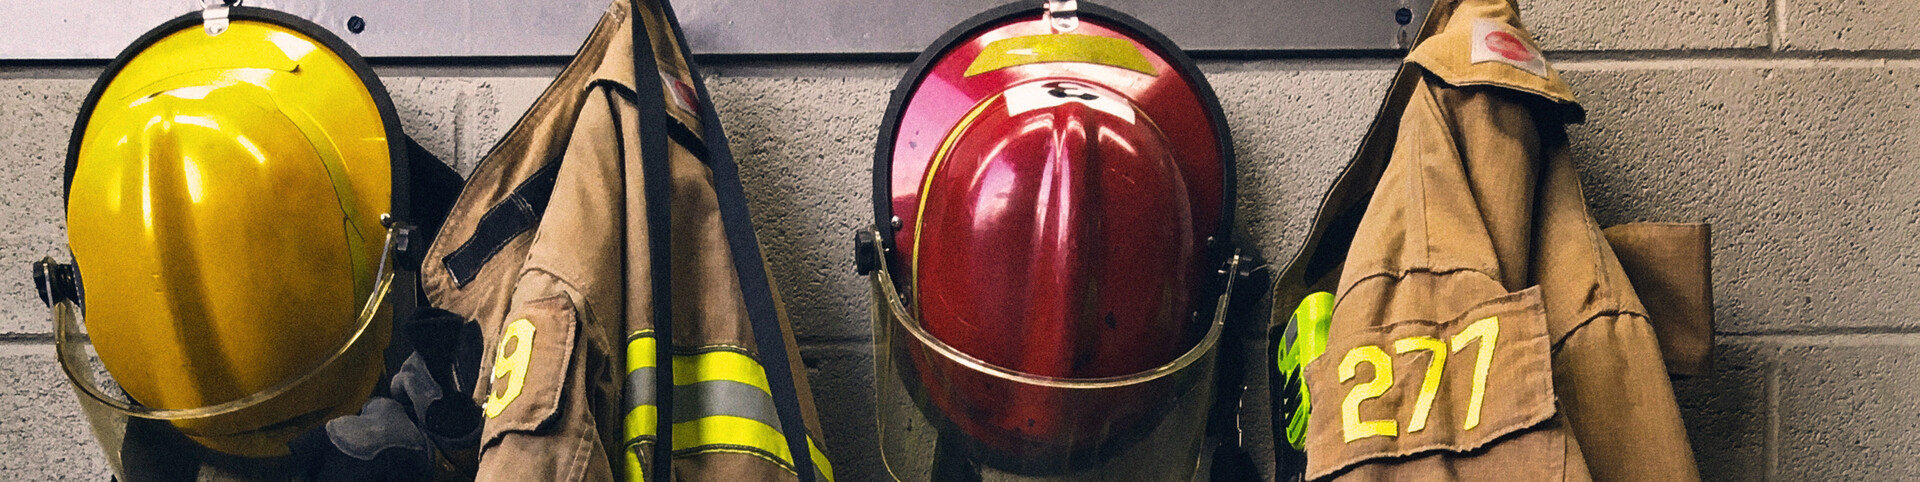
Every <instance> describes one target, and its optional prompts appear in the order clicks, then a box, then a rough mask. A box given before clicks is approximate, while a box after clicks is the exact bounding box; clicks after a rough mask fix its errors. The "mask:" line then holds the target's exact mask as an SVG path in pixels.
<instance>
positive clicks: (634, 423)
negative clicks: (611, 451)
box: [622, 405, 660, 441]
mask: <svg viewBox="0 0 1920 482" xmlns="http://www.w3.org/2000/svg"><path fill="white" fill-rule="evenodd" d="M659 410H660V407H657V406H654V405H641V406H638V407H633V410H628V411H627V420H626V423H625V424H624V425H625V426H626V427H625V428H626V430H625V433H624V434H622V435H626V440H629V441H631V440H633V439H636V438H640V437H651V436H653V435H654V434H657V433H660V425H659V420H660V417H659V416H658V412H659Z"/></svg>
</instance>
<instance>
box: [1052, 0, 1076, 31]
mask: <svg viewBox="0 0 1920 482" xmlns="http://www.w3.org/2000/svg"><path fill="white" fill-rule="evenodd" d="M1045 1H1046V5H1047V13H1046V14H1045V16H1044V18H1046V20H1047V25H1050V26H1052V27H1053V33H1067V32H1072V31H1073V29H1075V28H1079V27H1080V13H1079V10H1080V3H1079V2H1078V1H1076V0H1045Z"/></svg>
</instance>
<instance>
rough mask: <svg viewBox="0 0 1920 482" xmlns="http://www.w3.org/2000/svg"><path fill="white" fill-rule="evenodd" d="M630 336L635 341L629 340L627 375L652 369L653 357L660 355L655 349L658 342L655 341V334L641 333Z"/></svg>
mask: <svg viewBox="0 0 1920 482" xmlns="http://www.w3.org/2000/svg"><path fill="white" fill-rule="evenodd" d="M630 336H632V337H633V339H630V340H627V373H633V371H634V370H639V369H642V368H649V367H652V366H653V365H654V362H653V356H654V354H655V353H658V352H657V351H655V350H656V348H654V347H655V346H656V344H657V343H658V342H656V341H654V338H653V332H651V331H646V332H639V333H634V334H633V335H630Z"/></svg>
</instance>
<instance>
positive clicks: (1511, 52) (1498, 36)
mask: <svg viewBox="0 0 1920 482" xmlns="http://www.w3.org/2000/svg"><path fill="white" fill-rule="evenodd" d="M1486 41H1487V50H1492V51H1493V52H1494V53H1497V54H1500V56H1501V57H1506V58H1508V59H1510V60H1513V61H1515V62H1526V61H1529V60H1533V52H1531V51H1528V50H1527V44H1526V43H1524V42H1521V41H1520V39H1519V38H1518V37H1514V36H1513V34H1510V33H1506V32H1493V33H1489V34H1487V38H1486Z"/></svg>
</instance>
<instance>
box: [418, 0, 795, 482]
mask: <svg viewBox="0 0 1920 482" xmlns="http://www.w3.org/2000/svg"><path fill="white" fill-rule="evenodd" d="M636 48H637V49H636ZM687 56H688V55H687V50H686V48H685V46H684V40H683V39H682V37H681V35H680V32H679V29H678V27H677V23H676V22H675V21H674V20H673V16H672V10H671V8H670V7H669V6H667V5H666V2H665V0H638V1H633V2H632V3H630V0H616V1H615V2H614V3H613V5H612V7H611V8H609V9H608V10H607V12H606V14H605V16H603V17H602V18H601V20H600V22H599V25H598V26H596V27H595V28H594V31H593V33H592V35H591V37H590V38H588V40H587V42H586V44H585V45H583V46H582V47H581V48H580V52H579V53H578V54H577V56H576V57H575V58H574V60H573V62H572V63H571V64H570V65H568V66H567V68H566V69H565V70H564V71H563V72H561V73H560V75H559V78H558V79H556V80H555V81H554V83H553V84H552V85H551V86H549V87H548V88H547V90H546V92H545V93H543V94H541V96H540V97H539V99H538V100H537V101H535V102H534V104H533V106H532V107H531V108H530V109H529V110H528V112H527V113H526V115H525V116H524V117H522V118H521V119H520V121H519V123H518V124H517V125H515V126H514V127H513V129H512V130H511V131H510V132H509V133H508V134H507V136H506V137H505V139H503V140H501V141H500V143H499V144H498V145H497V146H495V147H494V149H493V151H492V152H491V153H489V154H488V155H487V156H486V158H485V159H484V160H483V161H481V162H480V164H479V166H478V167H477V168H476V169H475V171H474V172H473V174H472V176H471V177H470V178H469V180H468V183H467V186H466V188H465V190H464V192H462V193H461V195H460V199H459V201H458V202H457V203H456V204H455V205H454V207H453V210H452V211H451V213H450V214H449V215H448V218H447V221H446V224H445V226H444V227H443V228H442V231H441V234H440V236H439V237H438V238H437V239H436V241H435V242H434V244H433V246H431V248H430V250H429V251H428V253H427V256H426V258H427V259H426V261H425V263H424V264H423V266H422V267H421V276H422V280H421V284H422V286H423V288H424V289H425V290H426V293H427V296H428V298H429V300H430V301H431V302H432V303H433V304H434V305H436V306H438V307H441V308H444V309H447V310H449V311H452V312H455V313H458V314H460V315H463V316H466V317H468V318H469V319H472V320H475V321H477V322H478V323H479V324H480V329H481V332H482V333H483V337H484V340H485V345H486V346H485V351H484V352H483V355H482V361H481V365H480V374H479V381H478V383H477V387H478V389H477V390H475V393H474V397H475V399H476V401H477V402H479V403H481V404H482V405H481V406H482V411H483V412H484V415H485V417H486V418H485V421H484V425H483V427H482V429H481V431H482V432H481V441H480V443H481V446H480V447H481V448H480V450H481V453H480V461H479V477H478V479H479V480H482V481H531V480H541V481H572V480H596V481H601V480H615V479H618V480H629V481H638V480H691V481H713V480H717V481H727V482H738V481H748V480H752V481H760V480H818V481H826V480H831V479H832V474H833V470H832V467H831V466H830V465H829V464H828V462H827V459H826V457H825V456H824V455H823V454H822V452H821V451H820V449H821V445H822V441H821V440H820V438H819V435H820V433H821V432H820V428H819V423H818V421H816V416H815V415H814V410H813V406H812V400H813V396H812V394H811V393H809V390H808V388H807V380H806V377H805V372H804V371H803V368H802V367H801V365H800V363H799V356H798V354H797V352H796V351H795V345H794V341H793V338H792V333H791V331H790V329H789V328H788V326H789V325H788V324H787V321H786V320H785V319H784V318H785V315H784V310H783V309H782V308H781V307H780V306H779V304H778V298H777V295H776V293H775V291H774V289H773V287H772V282H771V280H770V279H769V278H768V273H767V271H766V268H765V265H764V263H763V261H762V259H761V255H760V252H759V246H758V244H757V241H755V238H754V235H753V230H752V227H751V226H750V225H748V217H747V211H746V201H745V198H744V194H743V193H742V191H741V185H740V181H739V178H738V173H737V170H736V166H735V165H734V163H733V161H732V159H731V157H730V154H729V153H728V152H727V144H726V141H725V140H724V136H723V135H722V133H721V131H720V126H719V123H718V120H717V119H716V118H715V117H714V114H713V110H712V109H711V107H710V104H708V103H707V97H706V91H705V89H704V87H703V86H702V84H701V82H700V80H699V79H698V77H696V76H695V74H694V72H693V71H692V70H691V69H689V67H688V65H687ZM666 340H671V343H670V344H669V343H665V341H666ZM669 451H670V452H671V454H672V455H671V456H664V457H663V456H662V454H666V453H668V452H669ZM663 473H671V474H673V477H663V476H662V475H661V474H663Z"/></svg>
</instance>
